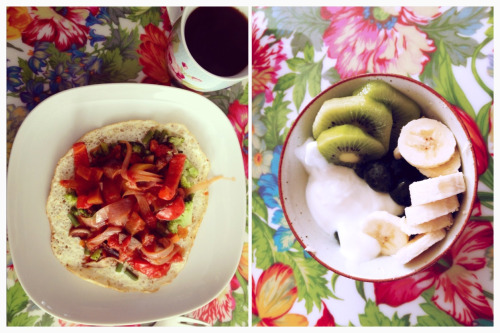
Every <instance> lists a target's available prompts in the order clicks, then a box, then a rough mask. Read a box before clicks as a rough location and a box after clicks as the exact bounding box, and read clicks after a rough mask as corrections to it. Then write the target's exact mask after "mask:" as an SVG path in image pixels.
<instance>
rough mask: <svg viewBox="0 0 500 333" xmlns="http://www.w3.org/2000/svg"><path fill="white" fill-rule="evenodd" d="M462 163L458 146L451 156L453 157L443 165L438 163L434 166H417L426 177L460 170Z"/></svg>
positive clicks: (444, 174)
mask: <svg viewBox="0 0 500 333" xmlns="http://www.w3.org/2000/svg"><path fill="white" fill-rule="evenodd" d="M461 165H462V161H461V160H460V152H459V151H458V147H457V148H456V149H455V152H454V153H453V155H452V156H451V159H450V160H449V161H448V162H446V163H444V164H441V165H438V166H437V167H434V168H417V169H418V171H420V173H421V174H423V175H424V176H426V177H429V178H433V177H439V176H446V175H450V174H452V173H455V172H458V169H460V166H461Z"/></svg>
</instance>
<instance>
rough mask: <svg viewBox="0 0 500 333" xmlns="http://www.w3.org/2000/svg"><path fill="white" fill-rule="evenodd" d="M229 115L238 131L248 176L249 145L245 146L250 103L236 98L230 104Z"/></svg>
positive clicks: (237, 134)
mask: <svg viewBox="0 0 500 333" xmlns="http://www.w3.org/2000/svg"><path fill="white" fill-rule="evenodd" d="M228 111H229V112H228V115H227V117H228V118H229V121H230V122H231V124H232V125H233V128H234V130H235V131H236V136H237V138H238V142H239V143H240V148H241V154H242V156H243V166H244V168H245V175H246V176H247V177H248V165H247V164H248V145H247V146H245V140H244V139H245V136H246V135H248V105H243V104H240V102H239V101H238V100H235V101H234V102H233V103H231V105H229V110H228Z"/></svg>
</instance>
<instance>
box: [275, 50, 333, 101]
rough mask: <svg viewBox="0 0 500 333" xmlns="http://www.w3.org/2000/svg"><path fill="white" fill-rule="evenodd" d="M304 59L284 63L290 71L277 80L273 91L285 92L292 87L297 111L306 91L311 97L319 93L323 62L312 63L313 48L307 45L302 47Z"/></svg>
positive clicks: (289, 60) (294, 59) (297, 58)
mask: <svg viewBox="0 0 500 333" xmlns="http://www.w3.org/2000/svg"><path fill="white" fill-rule="evenodd" d="M302 51H303V55H304V58H299V57H294V58H291V59H288V60H287V61H286V63H287V65H288V68H289V69H290V70H291V71H292V72H291V73H287V74H285V75H283V76H282V77H280V78H279V79H278V82H277V84H276V85H275V86H274V91H285V90H288V89H290V88H292V87H293V91H292V100H293V103H294V105H295V108H296V109H297V110H300V107H301V105H302V102H303V101H304V98H305V95H306V91H307V92H309V95H310V96H311V97H315V96H316V95H318V94H319V93H320V92H321V72H322V71H323V60H321V61H319V62H314V48H313V47H312V46H311V44H309V43H307V44H306V45H305V46H304V49H303V50H302Z"/></svg>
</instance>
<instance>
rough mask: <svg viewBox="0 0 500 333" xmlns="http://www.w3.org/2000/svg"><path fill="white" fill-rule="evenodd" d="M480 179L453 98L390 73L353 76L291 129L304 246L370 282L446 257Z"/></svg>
mask: <svg viewBox="0 0 500 333" xmlns="http://www.w3.org/2000/svg"><path fill="white" fill-rule="evenodd" d="M293 159H295V160H293ZM297 161H300V163H298V164H299V165H298V166H297V165H293V163H294V162H295V164H297ZM301 167H302V168H301ZM476 178H477V177H476V174H475V165H474V158H473V154H472V147H471V144H470V140H469V138H468V135H467V133H466V131H465V130H464V128H463V127H462V125H461V123H460V121H459V120H458V118H457V117H456V116H455V115H454V113H453V111H452V110H451V107H450V106H449V105H448V104H447V102H446V101H444V100H443V99H442V98H441V97H440V96H439V95H437V93H435V92H434V91H432V90H431V89H430V88H428V87H426V86H424V85H423V84H421V83H418V82H417V81H414V80H412V79H409V78H406V77H401V76H397V75H389V74H386V75H364V76H361V77H357V78H352V79H348V80H345V81H343V82H340V83H338V84H337V85H335V86H333V87H331V88H329V89H328V90H327V91H325V92H323V93H322V94H321V95H320V96H318V97H317V98H316V99H315V100H313V101H312V102H311V103H310V104H309V105H308V107H307V108H306V109H305V110H304V111H303V112H302V113H301V114H300V115H299V118H298V119H297V120H296V122H295V123H294V125H293V126H292V129H291V130H290V133H289V135H288V137H287V141H286V142H285V146H284V149H283V154H282V157H281V163H280V173H279V183H280V197H281V201H282V206H283V210H284V213H285V217H286V219H287V221H288V223H289V225H290V228H291V229H292V231H293V232H294V234H295V236H296V237H297V239H298V240H299V242H300V243H301V244H302V245H303V246H304V248H305V249H306V250H307V251H308V252H309V253H310V254H311V255H312V256H313V257H314V258H315V259H316V260H318V261H319V262H320V263H322V264H323V265H325V266H326V267H327V268H329V269H331V270H334V271H336V272H338V273H340V274H343V275H346V276H349V277H353V278H357V279H361V280H369V281H380V280H388V279H394V278H400V277H404V276H407V275H409V274H412V273H414V272H416V271H417V270H420V269H423V268H424V267H427V266H428V265H430V264H432V262H435V261H436V260H438V258H439V256H440V255H441V254H443V253H444V251H445V250H446V249H447V248H448V247H449V246H450V245H451V243H452V242H453V240H454V239H456V237H458V234H459V233H460V232H461V230H462V229H463V226H464V223H465V221H466V220H467V218H468V216H470V210H471V206H472V202H473V200H472V199H473V196H474V193H475V189H476V187H477V179H476ZM298 191H302V192H303V194H302V195H300V194H297V193H296V192H298ZM297 200H299V201H297Z"/></svg>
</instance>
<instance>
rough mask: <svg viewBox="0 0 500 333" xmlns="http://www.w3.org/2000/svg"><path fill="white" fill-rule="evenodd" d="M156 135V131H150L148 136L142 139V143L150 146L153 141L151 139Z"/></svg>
mask: <svg viewBox="0 0 500 333" xmlns="http://www.w3.org/2000/svg"><path fill="white" fill-rule="evenodd" d="M154 135H155V131H154V130H153V129H150V130H149V131H148V132H147V133H146V135H145V136H144V138H143V139H142V143H144V144H145V145H146V146H148V145H149V141H151V139H152V138H153V136H154Z"/></svg>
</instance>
